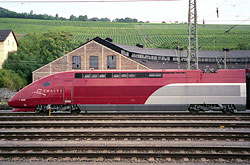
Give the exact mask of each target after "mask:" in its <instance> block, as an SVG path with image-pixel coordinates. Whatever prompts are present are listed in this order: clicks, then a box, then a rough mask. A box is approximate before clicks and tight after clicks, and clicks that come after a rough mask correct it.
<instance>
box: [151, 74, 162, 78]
mask: <svg viewBox="0 0 250 165" xmlns="http://www.w3.org/2000/svg"><path fill="white" fill-rule="evenodd" d="M148 77H149V78H162V73H149V75H148Z"/></svg>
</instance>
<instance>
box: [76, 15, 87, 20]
mask: <svg viewBox="0 0 250 165" xmlns="http://www.w3.org/2000/svg"><path fill="white" fill-rule="evenodd" d="M78 19H79V21H87V20H88V16H87V15H85V16H82V15H79V17H78Z"/></svg>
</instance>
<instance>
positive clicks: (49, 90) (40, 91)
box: [32, 89, 62, 96]
mask: <svg viewBox="0 0 250 165" xmlns="http://www.w3.org/2000/svg"><path fill="white" fill-rule="evenodd" d="M32 93H34V94H38V95H43V96H46V95H47V94H49V93H62V90H61V89H37V91H35V92H32Z"/></svg>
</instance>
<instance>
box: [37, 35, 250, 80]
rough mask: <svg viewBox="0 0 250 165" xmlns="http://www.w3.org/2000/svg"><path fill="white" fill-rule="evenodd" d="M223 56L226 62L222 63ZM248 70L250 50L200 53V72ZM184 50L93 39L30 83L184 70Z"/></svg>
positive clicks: (185, 57) (59, 59)
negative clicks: (72, 75)
mask: <svg viewBox="0 0 250 165" xmlns="http://www.w3.org/2000/svg"><path fill="white" fill-rule="evenodd" d="M225 56H226V60H224V58H225ZM224 61H226V63H227V68H228V69H239V68H248V67H250V51H241V50H240V51H234V50H233V51H203V50H201V51H199V68H200V69H204V70H207V69H221V68H224ZM186 65H187V51H186V50H182V51H181V50H169V49H158V48H144V47H143V45H138V46H129V45H122V44H117V43H114V42H112V39H110V38H108V39H107V40H104V39H101V38H99V37H96V38H94V39H92V40H89V41H87V42H86V43H85V44H83V45H81V46H79V47H78V48H76V49H75V50H73V51H72V52H70V53H68V54H66V55H64V56H62V57H60V58H58V59H56V60H55V61H52V62H51V63H49V64H47V65H45V66H43V67H41V68H39V69H37V70H35V71H34V72H33V80H37V79H40V78H41V77H44V76H47V75H50V74H54V73H57V72H61V71H69V70H140V69H143V70H145V69H148V70H151V69H178V68H180V69H186Z"/></svg>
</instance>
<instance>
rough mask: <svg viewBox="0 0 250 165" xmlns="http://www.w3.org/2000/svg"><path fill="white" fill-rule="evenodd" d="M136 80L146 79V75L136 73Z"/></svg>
mask: <svg viewBox="0 0 250 165" xmlns="http://www.w3.org/2000/svg"><path fill="white" fill-rule="evenodd" d="M136 78H148V73H136Z"/></svg>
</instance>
